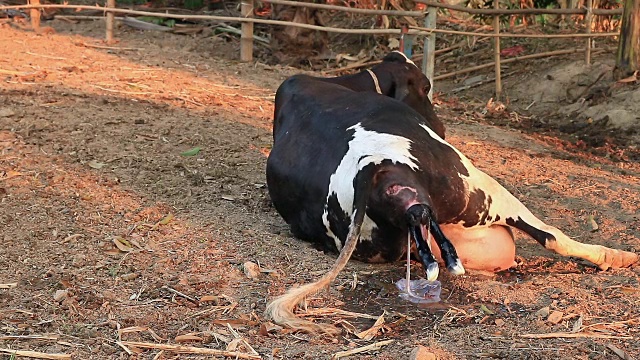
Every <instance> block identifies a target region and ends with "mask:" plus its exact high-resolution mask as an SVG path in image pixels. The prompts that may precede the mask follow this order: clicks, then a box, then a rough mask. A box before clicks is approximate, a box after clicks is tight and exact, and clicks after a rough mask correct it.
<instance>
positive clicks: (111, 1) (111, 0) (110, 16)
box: [106, 0, 116, 44]
mask: <svg viewBox="0 0 640 360" xmlns="http://www.w3.org/2000/svg"><path fill="white" fill-rule="evenodd" d="M115 7H116V0H107V8H110V9H114V8H115ZM106 22H107V34H106V41H107V44H113V25H114V22H115V14H114V13H112V12H111V11H107V18H106Z"/></svg>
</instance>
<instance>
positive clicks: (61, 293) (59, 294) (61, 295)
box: [53, 290, 69, 302]
mask: <svg viewBox="0 0 640 360" xmlns="http://www.w3.org/2000/svg"><path fill="white" fill-rule="evenodd" d="M67 296H69V292H68V291H67V290H56V293H55V294H54V295H53V300H55V301H57V302H61V301H62V300H64V299H66V298H67Z"/></svg>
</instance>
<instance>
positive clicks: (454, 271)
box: [447, 259, 464, 275]
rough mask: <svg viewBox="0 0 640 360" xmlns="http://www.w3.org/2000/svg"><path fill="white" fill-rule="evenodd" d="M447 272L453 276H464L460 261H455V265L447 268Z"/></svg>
mask: <svg viewBox="0 0 640 360" xmlns="http://www.w3.org/2000/svg"><path fill="white" fill-rule="evenodd" d="M447 270H449V272H450V273H451V274H453V275H464V266H462V262H460V259H456V262H455V263H453V264H451V265H449V266H447Z"/></svg>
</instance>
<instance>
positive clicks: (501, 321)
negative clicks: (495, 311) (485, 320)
mask: <svg viewBox="0 0 640 360" xmlns="http://www.w3.org/2000/svg"><path fill="white" fill-rule="evenodd" d="M495 323H496V325H497V326H502V325H504V320H502V319H496V321H495Z"/></svg>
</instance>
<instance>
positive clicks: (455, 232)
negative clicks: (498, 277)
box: [423, 225, 516, 272]
mask: <svg viewBox="0 0 640 360" xmlns="http://www.w3.org/2000/svg"><path fill="white" fill-rule="evenodd" d="M440 227H441V229H442V232H443V233H444V234H445V236H446V237H447V238H449V240H451V243H452V244H453V246H454V247H455V248H456V252H457V253H458V257H459V258H460V261H462V265H463V266H464V267H465V269H468V270H479V271H484V272H497V271H501V270H506V269H508V268H510V267H513V266H515V265H516V262H515V255H516V245H515V242H514V239H513V237H512V236H511V234H510V233H509V231H507V229H506V228H505V227H504V226H500V225H493V226H490V227H483V228H476V229H468V228H467V229H465V228H463V227H462V226H459V225H441V226H440ZM423 234H424V235H425V236H426V231H425V229H424V227H423ZM431 251H432V252H433V255H434V256H435V257H436V259H437V260H438V261H439V262H440V263H442V256H441V255H440V249H439V248H438V245H437V244H436V242H435V240H434V239H433V236H432V237H431Z"/></svg>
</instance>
